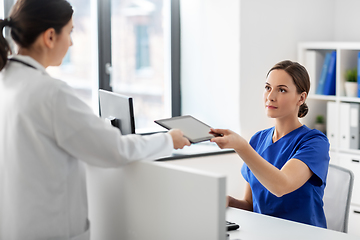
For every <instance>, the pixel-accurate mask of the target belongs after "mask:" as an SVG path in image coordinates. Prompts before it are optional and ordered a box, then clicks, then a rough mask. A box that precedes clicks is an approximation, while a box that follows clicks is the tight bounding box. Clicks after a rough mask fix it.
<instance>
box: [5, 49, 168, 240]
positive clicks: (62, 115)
mask: <svg viewBox="0 0 360 240" xmlns="http://www.w3.org/2000/svg"><path fill="white" fill-rule="evenodd" d="M15 58H16V59H19V60H21V61H24V62H26V63H28V64H30V65H32V66H34V67H35V68H36V69H33V68H31V67H29V66H26V65H24V64H22V63H18V62H14V61H9V62H8V64H7V65H6V67H5V68H4V69H3V71H2V72H1V73H0V96H1V101H0V240H24V239H27V240H32V239H34V240H35V239H36V240H42V239H44V240H45V239H46V240H50V239H51V240H65V239H69V240H70V239H71V240H88V239H89V223H88V220H87V213H88V212H87V210H88V209H87V199H86V197H87V196H86V183H85V172H84V166H83V163H84V162H85V163H88V164H91V165H95V166H99V167H119V166H122V165H124V164H126V163H128V162H131V161H135V160H146V159H147V160H153V159H155V158H158V157H163V156H167V155H170V154H171V152H172V148H173V143H172V140H171V136H170V135H169V134H167V133H166V134H164V133H163V134H155V135H150V136H138V135H126V136H122V135H121V134H120V133H119V130H118V129H116V128H114V127H112V126H110V125H109V124H107V123H106V122H105V121H104V120H103V119H100V118H99V117H97V116H96V115H95V114H94V113H93V112H92V110H91V109H90V108H89V107H88V106H87V105H86V104H85V103H83V102H82V101H81V100H79V98H78V97H77V96H76V94H75V93H74V92H73V90H72V89H71V88H70V87H69V86H68V85H67V84H66V83H64V82H62V81H60V80H56V79H54V78H52V77H50V76H49V75H48V73H47V72H46V71H45V69H44V67H43V66H41V65H40V64H39V63H38V62H36V61H35V60H34V59H32V58H30V57H28V56H20V55H18V56H15ZM79 160H81V161H79ZM119 204H121V203H119Z"/></svg>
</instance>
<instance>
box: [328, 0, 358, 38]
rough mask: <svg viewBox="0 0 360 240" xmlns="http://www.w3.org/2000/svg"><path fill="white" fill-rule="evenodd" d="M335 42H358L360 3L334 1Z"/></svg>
mask: <svg viewBox="0 0 360 240" xmlns="http://www.w3.org/2000/svg"><path fill="white" fill-rule="evenodd" d="M335 9H336V13H335V25H334V26H335V40H336V41H351V42H357V41H360V14H359V9H360V1H359V0H336V5H335Z"/></svg>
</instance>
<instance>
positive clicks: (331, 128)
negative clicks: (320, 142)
mask: <svg viewBox="0 0 360 240" xmlns="http://www.w3.org/2000/svg"><path fill="white" fill-rule="evenodd" d="M326 122H327V124H326V135H327V137H328V139H329V142H330V149H336V148H337V146H338V143H337V141H338V133H337V126H338V124H337V123H338V108H337V105H336V102H330V101H329V102H327V110H326Z"/></svg>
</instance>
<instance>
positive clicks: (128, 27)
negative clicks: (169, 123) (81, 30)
mask: <svg viewBox="0 0 360 240" xmlns="http://www.w3.org/2000/svg"><path fill="white" fill-rule="evenodd" d="M168 3H169V1H168V0H122V1H118V0H112V1H111V56H112V57H111V62H112V79H111V87H112V90H113V91H114V92H117V93H120V94H124V95H129V96H132V97H133V100H134V112H135V126H136V129H137V131H138V130H139V129H140V132H143V131H144V132H148V131H153V130H155V129H156V130H158V129H161V127H158V126H157V125H156V124H155V123H154V122H153V121H154V120H156V119H161V118H166V117H171V105H170V104H169V103H170V102H171V99H170V97H171V95H170V94H169V93H170V91H171V90H170V86H171V75H170V74H169V73H170V68H171V65H170V64H169V63H170V54H169V48H168V46H170V39H171V38H170V25H169V24H168V23H169V19H170V18H169V16H170V5H169V4H168Z"/></svg>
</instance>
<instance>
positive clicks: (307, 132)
mask: <svg viewBox="0 0 360 240" xmlns="http://www.w3.org/2000/svg"><path fill="white" fill-rule="evenodd" d="M294 139H296V140H297V142H299V143H302V144H304V143H306V144H309V145H313V146H316V145H318V144H325V145H329V140H328V138H327V137H326V135H325V134H324V133H322V132H321V131H319V130H317V129H311V128H309V127H307V126H306V125H303V126H302V129H301V131H300V133H299V134H298V136H297V137H294Z"/></svg>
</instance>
